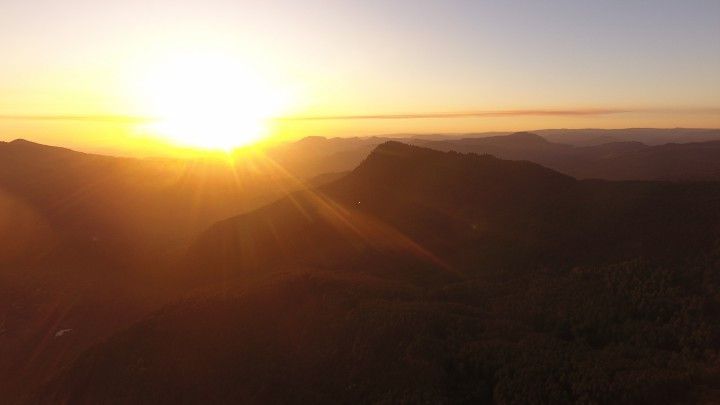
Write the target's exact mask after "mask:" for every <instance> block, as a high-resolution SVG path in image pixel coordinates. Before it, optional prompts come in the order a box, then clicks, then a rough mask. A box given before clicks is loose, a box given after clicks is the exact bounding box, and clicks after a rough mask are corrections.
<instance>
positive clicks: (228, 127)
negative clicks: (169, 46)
mask: <svg viewBox="0 0 720 405" xmlns="http://www.w3.org/2000/svg"><path fill="white" fill-rule="evenodd" d="M139 84H140V86H139V89H140V91H139V93H140V98H141V100H142V104H143V105H144V106H145V107H144V110H145V111H147V113H148V115H149V116H150V117H151V121H150V122H149V123H148V124H146V125H145V126H144V128H143V131H144V132H147V133H149V134H151V135H154V136H158V137H162V138H164V139H166V140H167V141H169V142H171V143H173V144H176V145H180V146H190V147H195V148H203V149H225V150H229V149H232V148H235V147H239V146H245V145H249V144H252V143H255V142H258V141H260V140H262V139H263V138H265V137H267V136H269V121H270V120H271V118H273V117H275V116H277V115H279V114H281V113H282V111H283V109H284V108H285V107H286V106H287V102H288V97H287V94H286V93H284V92H282V91H280V90H279V89H278V88H277V87H274V86H272V85H271V84H270V83H269V82H268V81H267V80H265V79H264V78H263V77H262V76H261V75H259V74H258V73H257V72H253V71H251V69H249V68H248V66H247V65H246V64H243V63H241V61H240V60H239V59H237V58H233V57H230V56H228V55H223V54H213V53H207V52H193V53H183V54H181V55H176V56H173V57H169V58H166V59H164V60H163V61H162V62H160V63H156V64H154V65H153V66H151V67H150V68H148V69H147V72H146V73H145V74H144V75H143V78H142V80H141V81H140V83H139Z"/></svg>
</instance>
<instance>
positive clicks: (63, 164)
mask: <svg viewBox="0 0 720 405" xmlns="http://www.w3.org/2000/svg"><path fill="white" fill-rule="evenodd" d="M301 186H302V184H301V182H299V181H298V180H297V179H296V178H295V176H294V175H293V174H292V173H290V172H288V170H287V169H285V168H283V167H280V166H278V164H277V163H276V162H274V161H272V160H270V159H268V158H266V157H264V156H260V155H244V156H243V160H239V161H237V162H229V161H228V159H227V158H226V159H225V160H221V159H211V158H197V159H185V160H180V159H176V160H173V159H162V160H160V159H130V158H121V157H110V156H101V155H94V154H86V153H80V152H76V151H72V150H68V149H64V148H58V147H51V146H46V145H40V144H36V143H32V142H29V141H24V140H17V141H13V142H8V143H5V142H2V143H0V403H6V402H8V401H10V400H11V399H10V398H11V397H12V396H13V394H14V393H15V392H18V391H25V392H26V391H27V390H32V389H33V387H34V386H35V384H37V383H38V381H42V380H43V379H44V378H46V377H47V376H49V375H51V374H52V373H54V372H55V371H56V370H57V369H58V368H59V367H60V366H62V365H64V364H66V363H67V362H68V361H70V360H71V359H72V358H73V357H74V356H76V355H77V353H78V352H79V351H80V350H82V349H84V348H86V347H88V346H89V345H90V344H92V343H94V342H97V341H98V339H101V338H103V337H105V336H107V335H108V334H110V333H112V332H114V331H116V330H117V328H119V327H123V326H126V325H128V324H129V323H130V322H131V321H133V320H135V319H137V318H138V317H140V316H142V315H145V314H147V313H148V311H150V309H154V308H157V306H158V305H159V304H161V303H163V302H165V300H166V299H167V296H168V295H169V294H170V293H169V292H168V291H166V290H169V289H170V288H168V287H169V286H168V280H167V279H166V278H165V277H166V274H165V273H164V272H163V271H162V269H163V268H165V266H166V263H167V262H169V261H170V259H172V258H173V256H174V255H175V254H177V252H183V251H184V249H185V247H186V245H187V243H188V242H189V241H190V240H191V238H193V237H194V236H196V234H197V233H198V232H200V231H201V230H203V229H205V228H206V227H207V226H209V225H210V224H212V223H213V222H215V221H218V220H220V219H222V218H227V217H228V216H231V215H236V214H238V213H240V212H243V211H246V210H249V209H252V208H256V207H258V206H261V205H263V204H266V203H268V202H270V201H272V200H274V199H276V198H278V197H280V196H283V195H285V194H286V193H287V192H288V191H289V190H296V189H298V188H300V187H301ZM62 331H64V332H62ZM61 332H62V333H61Z"/></svg>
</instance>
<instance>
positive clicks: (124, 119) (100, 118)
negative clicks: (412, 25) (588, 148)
mask: <svg viewBox="0 0 720 405" xmlns="http://www.w3.org/2000/svg"><path fill="white" fill-rule="evenodd" d="M632 113H656V114H657V113H664V114H720V108H715V107H708V108H630V109H615V108H590V109H557V110H553V109H528V110H490V111H455V112H430V113H403V114H362V115H308V116H289V117H276V118H273V119H274V120H276V121H331V120H332V121H349V120H414V119H453V118H497V117H519V116H602V115H616V114H632ZM159 119H160V118H158V117H146V116H133V115H65V114H58V115H0V120H26V121H80V122H110V123H113V122H114V123H128V124H133V123H146V122H152V121H157V120H159Z"/></svg>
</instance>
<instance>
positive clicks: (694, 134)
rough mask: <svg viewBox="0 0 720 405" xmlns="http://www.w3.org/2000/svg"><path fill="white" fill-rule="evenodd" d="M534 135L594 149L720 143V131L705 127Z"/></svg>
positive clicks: (543, 131)
mask: <svg viewBox="0 0 720 405" xmlns="http://www.w3.org/2000/svg"><path fill="white" fill-rule="evenodd" d="M533 132H534V133H536V134H538V135H540V136H542V137H544V138H546V139H547V140H549V141H551V142H558V143H566V144H571V145H577V146H593V145H599V144H603V143H608V142H642V143H644V144H646V145H662V144H666V143H688V142H709V141H720V130H718V129H702V128H626V129H591V128H589V129H541V130H536V131H533Z"/></svg>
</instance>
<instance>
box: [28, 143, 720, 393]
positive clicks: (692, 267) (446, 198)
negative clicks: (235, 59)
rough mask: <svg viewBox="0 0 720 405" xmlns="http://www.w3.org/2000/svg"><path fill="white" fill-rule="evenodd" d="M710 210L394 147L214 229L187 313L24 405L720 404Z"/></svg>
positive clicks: (138, 333)
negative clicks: (200, 404) (33, 404)
mask: <svg viewBox="0 0 720 405" xmlns="http://www.w3.org/2000/svg"><path fill="white" fill-rule="evenodd" d="M718 201H720V186H719V185H718V184H715V183H713V184H672V183H661V182H655V183H654V182H601V181H577V180H575V179H573V178H571V177H568V176H565V175H562V174H560V173H557V172H554V171H552V170H549V169H546V168H543V167H541V166H539V165H536V164H532V163H528V162H515V161H505V160H501V159H497V158H495V157H492V156H478V155H472V154H467V155H464V154H458V153H454V152H448V153H444V152H438V151H433V150H429V149H424V148H419V147H413V146H408V145H404V144H401V143H397V142H388V143H385V144H383V145H381V146H379V147H378V148H376V149H375V150H374V151H373V152H372V154H371V155H370V156H369V157H368V158H367V159H366V160H365V161H364V162H363V163H362V164H361V165H360V166H359V167H358V168H357V169H355V170H354V171H353V172H352V173H350V174H349V175H347V176H346V177H344V178H342V179H340V180H337V181H336V182H334V183H332V184H328V185H326V186H323V187H321V188H320V189H318V190H317V191H314V192H300V193H295V194H293V195H291V196H289V197H286V198H284V199H281V200H279V201H277V202H275V203H273V204H270V205H268V206H265V207H263V208H261V209H259V210H256V211H253V212H251V213H247V214H244V215H241V216H238V217H234V218H230V219H227V220H225V221H222V222H220V223H218V224H216V225H214V226H213V227H211V228H210V230H208V231H207V232H206V233H205V234H204V235H203V236H201V237H200V238H199V239H198V242H197V244H196V245H195V246H194V247H193V249H192V250H191V252H190V259H191V260H190V262H189V263H190V265H189V268H188V269H187V270H186V271H188V272H190V274H189V276H191V277H194V278H193V283H192V285H193V286H195V287H201V288H200V290H199V291H197V292H196V295H195V296H194V297H193V298H187V299H186V300H184V301H182V302H179V303H177V304H175V305H172V306H170V307H168V308H167V309H165V310H163V311H160V312H158V313H156V314H155V315H153V316H151V317H149V318H147V319H146V320H145V321H142V322H140V323H137V324H136V325H135V326H133V327H132V328H130V329H128V330H127V331H125V332H122V333H119V334H117V335H116V336H115V337H113V338H112V339H110V340H109V341H107V342H106V343H105V344H103V345H100V346H97V347H95V348H94V349H92V350H89V351H87V352H86V353H85V354H84V355H83V356H82V357H80V358H79V359H78V361H77V362H75V364H74V365H73V366H72V367H70V368H69V369H67V370H66V371H65V372H64V373H62V375H60V376H59V377H58V378H57V379H56V380H55V381H54V382H53V383H51V384H49V385H47V386H46V388H45V390H44V391H43V392H42V393H41V394H40V395H38V396H37V397H36V398H35V400H36V401H38V402H40V403H43V402H76V403H93V402H103V401H113V402H124V403H174V402H177V401H179V400H180V399H182V400H183V401H188V402H195V401H211V402H214V403H237V402H259V403H266V402H297V403H306V402H338V401H340V402H360V401H361V402H428V403H438V402H480V403H490V402H501V403H527V402H548V403H568V402H593V403H649V402H661V403H666V402H698V401H711V400H713V399H714V400H717V399H718V394H719V393H720V391H719V390H720V385H719V384H718V381H720V375H718V372H717V369H716V368H713V366H712V365H713V364H715V362H716V361H717V356H718V350H719V349H720V346H719V345H718V342H719V341H720V339H718V338H719V337H720V329H718V324H717V322H715V320H716V317H717V313H718V308H720V301H718V297H717V294H716V288H717V286H718V285H720V279H719V278H718V275H719V274H720V271H719V270H720V269H719V268H718V263H720V261H719V260H718V250H717V246H718V245H717V243H718V241H719V240H720V238H719V237H718V232H719V231H720V217H719V214H718V212H717V209H716V207H717V203H718Z"/></svg>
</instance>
